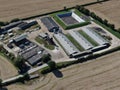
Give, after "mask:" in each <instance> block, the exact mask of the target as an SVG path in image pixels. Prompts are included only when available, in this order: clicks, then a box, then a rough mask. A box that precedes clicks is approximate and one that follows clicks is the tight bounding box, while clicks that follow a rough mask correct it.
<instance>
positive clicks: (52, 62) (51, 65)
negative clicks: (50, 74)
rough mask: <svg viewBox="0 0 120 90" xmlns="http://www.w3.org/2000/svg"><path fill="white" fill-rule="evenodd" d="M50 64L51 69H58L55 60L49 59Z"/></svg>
mask: <svg viewBox="0 0 120 90" xmlns="http://www.w3.org/2000/svg"><path fill="white" fill-rule="evenodd" d="M47 64H48V66H49V67H50V69H51V70H54V69H56V63H55V62H54V61H48V63H47Z"/></svg>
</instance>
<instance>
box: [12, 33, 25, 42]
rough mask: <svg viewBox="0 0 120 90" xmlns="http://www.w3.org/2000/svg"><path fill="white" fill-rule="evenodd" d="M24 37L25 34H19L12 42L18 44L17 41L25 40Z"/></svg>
mask: <svg viewBox="0 0 120 90" xmlns="http://www.w3.org/2000/svg"><path fill="white" fill-rule="evenodd" d="M26 37H27V34H26V33H25V34H21V35H19V36H17V37H15V38H14V39H13V40H14V41H15V42H19V41H21V40H23V39H25V38H26Z"/></svg>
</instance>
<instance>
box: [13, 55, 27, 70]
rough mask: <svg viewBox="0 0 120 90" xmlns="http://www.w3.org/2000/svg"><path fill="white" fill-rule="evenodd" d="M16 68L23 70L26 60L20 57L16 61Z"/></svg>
mask: <svg viewBox="0 0 120 90" xmlns="http://www.w3.org/2000/svg"><path fill="white" fill-rule="evenodd" d="M14 64H15V66H17V67H18V68H20V69H22V67H23V66H24V65H25V59H24V58H23V57H21V56H18V57H17V58H16V60H15V61H14Z"/></svg>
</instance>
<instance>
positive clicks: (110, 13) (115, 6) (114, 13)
mask: <svg viewBox="0 0 120 90" xmlns="http://www.w3.org/2000/svg"><path fill="white" fill-rule="evenodd" d="M87 8H88V9H90V10H91V11H93V12H95V13H96V14H97V15H98V16H100V17H102V18H104V19H108V20H109V21H110V22H111V23H113V24H115V25H116V27H117V28H120V0H109V1H107V2H104V3H101V4H94V5H90V6H87Z"/></svg>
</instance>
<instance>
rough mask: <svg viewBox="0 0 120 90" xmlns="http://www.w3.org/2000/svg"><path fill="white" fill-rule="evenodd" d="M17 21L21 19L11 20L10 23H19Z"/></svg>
mask: <svg viewBox="0 0 120 90" xmlns="http://www.w3.org/2000/svg"><path fill="white" fill-rule="evenodd" d="M17 21H20V19H19V18H15V19H13V20H11V21H10V23H13V22H17Z"/></svg>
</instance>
